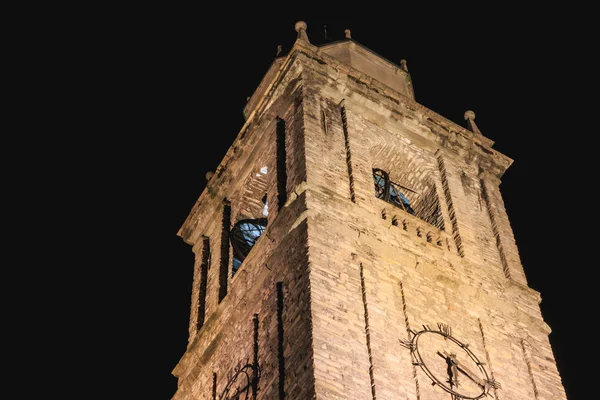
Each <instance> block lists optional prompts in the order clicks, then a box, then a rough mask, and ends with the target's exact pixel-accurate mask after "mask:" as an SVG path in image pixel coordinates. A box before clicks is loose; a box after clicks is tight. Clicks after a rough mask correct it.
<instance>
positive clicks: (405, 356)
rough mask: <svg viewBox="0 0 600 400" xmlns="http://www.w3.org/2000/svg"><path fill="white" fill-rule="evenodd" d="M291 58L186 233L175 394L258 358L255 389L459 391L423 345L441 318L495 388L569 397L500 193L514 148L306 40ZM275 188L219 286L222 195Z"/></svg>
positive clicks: (422, 396) (263, 392) (267, 395)
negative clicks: (420, 335)
mask: <svg viewBox="0 0 600 400" xmlns="http://www.w3.org/2000/svg"><path fill="white" fill-rule="evenodd" d="M330 53H332V54H335V52H334V51H331V52H330ZM277 65H278V68H280V70H277V71H275V70H273V69H272V70H271V71H270V72H269V74H270V75H271V76H274V77H277V78H274V79H276V81H274V82H271V83H272V85H267V84H266V82H263V90H264V91H265V94H264V96H265V97H264V99H263V98H255V99H254V100H253V101H254V103H253V104H256V106H255V107H254V109H253V110H249V109H248V110H246V111H247V112H248V113H249V114H250V113H252V115H253V117H252V118H251V119H249V120H248V121H247V126H245V128H244V129H242V131H241V132H240V134H239V135H238V138H237V139H236V141H235V142H234V144H233V145H232V147H231V148H230V150H229V151H228V153H227V155H226V157H225V159H224V160H223V162H222V163H221V164H220V166H219V168H218V169H217V171H216V173H215V175H214V176H213V178H212V179H211V180H210V182H209V185H208V186H207V189H206V190H205V191H204V192H203V193H202V195H201V196H200V199H199V201H198V204H196V205H195V206H194V208H193V209H192V212H191V213H190V216H189V217H188V219H187V220H186V222H185V223H184V225H183V227H182V229H181V230H180V232H179V234H180V235H181V236H182V237H183V238H184V240H186V241H187V242H188V243H190V244H191V245H193V250H194V252H195V254H196V259H197V262H196V266H195V267H196V269H195V273H194V286H193V291H192V310H191V318H190V343H189V346H188V349H187V351H186V353H185V354H184V356H183V358H182V359H181V361H180V363H179V364H178V366H177V367H176V368H175V370H174V371H173V373H174V374H175V375H176V376H178V378H179V390H178V392H177V393H176V394H175V396H174V397H173V398H174V399H177V400H179V399H211V400H213V399H220V398H221V397H220V396H222V395H223V393H224V392H225V391H226V390H227V387H228V386H227V385H228V383H229V382H232V381H234V378H235V376H236V375H235V374H236V372H237V371H239V370H240V368H243V367H244V366H246V365H252V366H256V365H259V366H260V373H258V372H257V370H256V369H255V370H252V372H253V374H250V376H251V378H252V379H250V381H251V385H252V387H250V388H249V390H251V393H253V394H254V397H252V396H251V397H249V398H257V399H282V398H288V399H302V400H304V399H313V398H316V399H328V400H333V399H343V400H349V399H357V400H358V399H360V400H364V399H377V400H382V399H390V400H391V399H395V400H396V399H411V400H438V399H440V400H441V399H448V398H449V395H448V393H446V392H445V391H443V390H442V389H441V388H440V387H439V386H437V385H432V384H431V380H430V378H429V377H428V376H427V375H426V374H425V373H424V371H423V370H422V369H421V367H420V366H419V365H415V364H414V361H415V358H414V356H415V353H414V352H412V351H411V349H410V346H408V347H407V343H409V342H411V340H413V339H414V337H415V334H416V333H417V332H418V331H419V330H422V329H424V328H425V327H433V328H435V327H438V326H444V327H446V326H449V327H451V329H452V334H453V335H454V336H456V337H457V338H459V339H460V340H461V341H464V342H466V343H468V344H469V349H470V350H471V351H472V352H473V354H476V355H477V357H478V358H479V359H480V360H481V361H482V362H484V363H485V368H486V370H487V371H488V374H489V379H490V380H493V381H494V382H499V383H500V384H501V386H500V387H493V388H490V389H489V394H490V395H491V396H492V398H496V399H499V400H524V399H531V400H565V399H566V396H565V393H564V389H563V387H562V384H561V380H560V376H559V374H558V371H557V369H556V365H555V362H554V358H553V354H552V349H551V346H550V343H549V341H548V334H549V333H550V329H549V327H548V326H547V325H546V324H545V322H544V320H543V318H542V315H541V313H540V308H539V301H540V296H539V293H537V292H535V291H534V290H532V289H530V288H528V287H527V284H526V280H525V275H524V273H523V268H522V266H521V263H520V259H519V255H518V250H517V247H516V243H515V241H514V237H513V235H512V229H511V227H510V223H509V219H508V216H507V215H506V211H505V209H504V205H503V202H502V196H501V194H500V191H499V185H500V177H501V175H502V173H503V172H504V170H505V169H506V168H508V166H509V165H510V163H511V162H512V160H510V159H509V158H508V157H506V156H504V155H502V154H499V153H498V152H496V151H495V150H493V149H492V148H491V145H492V142H491V141H489V140H488V139H486V138H484V137H482V136H481V135H475V134H474V133H473V132H470V131H468V130H466V129H464V128H462V127H460V126H457V125H456V124H454V123H452V122H450V121H448V120H446V119H444V118H443V117H441V116H439V115H437V114H435V113H434V112H432V111H431V110H428V109H426V108H425V107H423V106H421V105H419V104H417V103H416V102H414V101H413V100H412V99H411V98H409V97H407V96H403V95H402V94H400V93H398V92H395V91H394V90H391V89H390V88H389V87H386V86H385V85H383V84H382V83H381V82H378V81H377V80H375V79H371V78H368V77H365V75H364V74H363V73H361V72H359V71H356V70H354V69H352V68H351V67H349V66H347V65H344V64H343V63H342V62H340V61H339V60H336V59H335V58H334V57H332V56H331V55H328V54H325V53H323V52H320V51H319V50H318V49H317V48H316V47H314V46H311V45H309V44H306V43H303V42H302V41H301V40H299V41H297V42H296V45H295V47H294V49H292V51H291V52H290V54H289V55H288V56H287V57H286V58H285V59H284V60H280V61H278V63H277ZM278 118H281V119H283V120H284V121H285V126H286V132H285V136H286V137H285V150H286V160H285V172H286V176H287V179H286V181H285V182H284V185H283V186H281V185H278V181H277V179H278V177H277V174H276V171H277V154H279V153H278V151H277V139H276V129H277V128H276V120H277V119H278ZM263 167H266V171H267V172H266V173H265V174H264V176H263V175H260V174H261V173H260V171H261V170H262V168H263ZM373 168H382V169H386V170H387V171H388V172H389V174H390V176H391V177H392V178H393V180H394V181H396V180H398V181H402V182H404V183H406V184H407V185H408V186H410V187H411V189H414V192H415V193H416V195H415V196H423V198H424V199H425V200H423V201H424V202H425V203H426V204H427V207H425V206H424V207H423V208H428V209H431V208H435V207H437V211H436V212H437V214H436V215H437V219H438V220H439V223H436V224H432V223H431V222H432V220H424V219H423V218H419V217H418V216H415V215H411V214H409V213H407V212H405V211H403V210H402V209H400V208H399V207H397V206H395V205H393V204H390V203H388V202H386V201H383V200H381V199H378V198H376V197H375V192H374V183H373V172H372V170H373ZM259 175H260V176H259ZM278 186H279V187H280V188H282V189H281V190H283V188H285V191H286V193H285V194H286V196H285V204H283V203H278V199H280V198H282V197H281V196H278V195H280V194H281V193H277V187H278ZM265 192H266V195H267V199H268V204H269V206H270V207H269V214H268V226H267V229H266V230H265V232H264V233H263V235H262V236H261V237H260V239H259V240H258V241H257V243H256V245H255V246H254V248H253V249H252V251H251V252H250V254H249V255H248V257H247V258H246V260H245V261H244V263H243V264H242V266H241V267H240V269H239V271H238V272H237V273H236V274H235V276H233V277H231V276H229V277H228V281H227V283H228V285H227V295H226V296H225V297H224V298H223V300H222V301H220V302H219V296H218V291H219V265H220V259H219V258H220V252H219V251H218V249H219V248H220V246H221V243H220V238H221V233H222V230H223V227H222V226H220V221H221V218H220V215H221V213H222V210H223V201H224V200H225V199H227V201H229V202H230V204H231V216H232V222H231V223H232V224H233V223H235V221H236V219H240V218H245V217H248V216H256V213H258V212H260V209H261V208H260V206H261V202H260V201H259V197H260V196H262V195H263V194H264V193H265ZM411 196H413V195H412V194H411ZM415 199H416V200H415V201H416V202H418V201H419V200H418V197H415ZM425 203H424V204H425ZM275 205H276V206H275ZM206 238H208V240H209V241H210V249H211V255H210V257H209V261H210V262H209V268H208V273H207V285H206V297H205V299H202V298H201V296H200V293H201V287H200V281H201V276H202V273H201V264H202V260H206V257H204V255H203V249H205V248H206V246H205V245H204V244H205V243H206V242H205V241H206ZM202 301H204V304H205V321H204V324H203V325H202V326H201V327H200V328H199V330H198V323H197V321H198V306H199V304H200V302H202ZM438 324H443V325H438ZM423 346H424V347H423V351H426V350H433V348H432V346H433V345H432V344H431V343H430V344H427V343H424V344H423ZM428 346H429V347H428ZM477 368H479V367H477ZM239 376H242V375H239ZM254 378H256V379H254ZM240 382H242V381H241V380H240V379H238V380H235V382H234V384H233V385H232V386H231V387H230V392H229V395H231V394H233V391H234V390H235V389H236V388H238V389H239V388H243V386H244V385H243V384H242V383H240Z"/></svg>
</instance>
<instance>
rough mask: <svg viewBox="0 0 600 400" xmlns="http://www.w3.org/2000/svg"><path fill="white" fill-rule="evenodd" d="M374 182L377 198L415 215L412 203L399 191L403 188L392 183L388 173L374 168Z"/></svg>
mask: <svg viewBox="0 0 600 400" xmlns="http://www.w3.org/2000/svg"><path fill="white" fill-rule="evenodd" d="M373 182H374V184H375V197H377V198H378V199H381V200H384V201H387V202H388V203H390V204H393V205H395V206H397V207H400V208H401V209H403V210H404V211H406V212H408V213H409V214H412V215H415V211H414V210H413V208H412V207H411V205H410V201H409V200H408V199H407V198H406V196H405V195H404V194H403V193H402V192H401V191H400V189H399V188H400V187H402V186H401V185H400V184H398V183H394V182H392V181H390V177H389V175H388V173H387V172H385V171H383V170H381V169H378V168H374V169H373Z"/></svg>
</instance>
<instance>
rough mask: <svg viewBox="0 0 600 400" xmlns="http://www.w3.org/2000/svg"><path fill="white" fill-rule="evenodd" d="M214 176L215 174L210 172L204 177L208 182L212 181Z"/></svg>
mask: <svg viewBox="0 0 600 400" xmlns="http://www.w3.org/2000/svg"><path fill="white" fill-rule="evenodd" d="M214 174H215V173H214V172H212V171H208V172H207V173H206V175H204V177H205V178H206V180H207V181H210V178H212V177H213V175H214Z"/></svg>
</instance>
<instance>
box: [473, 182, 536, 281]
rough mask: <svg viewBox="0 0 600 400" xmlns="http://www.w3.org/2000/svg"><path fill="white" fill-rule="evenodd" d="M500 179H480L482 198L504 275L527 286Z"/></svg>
mask: <svg viewBox="0 0 600 400" xmlns="http://www.w3.org/2000/svg"><path fill="white" fill-rule="evenodd" d="M499 186H500V179H498V178H496V177H493V176H489V175H486V176H484V177H482V178H481V187H482V190H483V196H484V200H485V203H486V207H487V209H488V212H489V215H490V220H491V222H492V230H493V232H494V236H495V237H496V245H497V247H498V252H499V253H500V259H501V261H502V267H503V269H504V274H505V276H506V277H507V278H508V279H511V280H513V281H515V282H518V283H520V284H522V285H527V280H526V278H525V273H524V271H523V266H522V265H521V258H520V257H519V251H518V249H517V244H516V242H515V238H514V235H513V231H512V227H511V226H510V222H509V220H508V215H507V214H506V209H505V207H504V200H503V199H502V195H501V193H500V188H499Z"/></svg>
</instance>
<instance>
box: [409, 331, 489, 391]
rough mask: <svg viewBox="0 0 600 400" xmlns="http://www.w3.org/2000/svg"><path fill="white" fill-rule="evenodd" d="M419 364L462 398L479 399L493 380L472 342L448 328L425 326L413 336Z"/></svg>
mask: <svg viewBox="0 0 600 400" xmlns="http://www.w3.org/2000/svg"><path fill="white" fill-rule="evenodd" d="M411 348H412V353H413V356H414V359H415V364H417V365H419V366H420V367H421V368H422V369H423V371H424V372H425V373H426V374H427V376H428V377H429V378H430V379H431V380H432V381H433V384H435V385H438V386H439V387H441V388H442V389H443V390H445V391H446V392H448V393H451V394H453V395H454V396H458V398H461V399H479V398H481V397H483V396H485V395H486V394H487V392H488V391H489V388H490V386H491V385H492V382H490V379H489V377H488V374H487V372H486V370H485V368H484V367H483V364H482V363H481V361H479V359H478V358H477V357H476V356H475V354H473V352H472V351H471V350H470V349H469V346H468V345H466V344H464V343H462V342H460V341H459V340H458V339H456V338H454V337H453V336H451V335H449V334H448V333H447V332H443V331H436V330H423V331H420V332H417V333H416V334H415V336H414V337H413V339H412V346H411Z"/></svg>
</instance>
